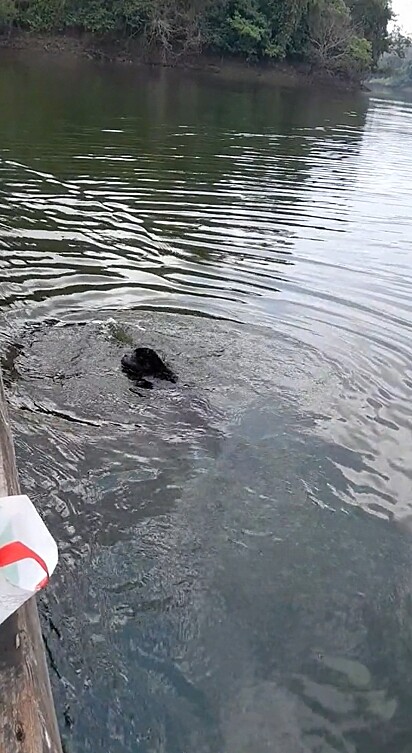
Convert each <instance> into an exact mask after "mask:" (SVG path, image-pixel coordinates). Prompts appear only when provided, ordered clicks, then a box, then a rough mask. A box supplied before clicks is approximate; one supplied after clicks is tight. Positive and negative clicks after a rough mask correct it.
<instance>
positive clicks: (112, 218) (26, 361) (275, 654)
mask: <svg viewBox="0 0 412 753" xmlns="http://www.w3.org/2000/svg"><path fill="white" fill-rule="evenodd" d="M0 101H1V103H2V111H1V115H0V267H1V320H0V325H1V327H0V330H1V354H2V365H3V372H4V378H5V382H6V388H7V394H8V398H9V401H10V411H11V417H12V422H13V428H14V432H15V437H16V445H17V455H18V462H19V468H20V472H21V480H22V486H23V489H24V490H25V491H26V492H27V493H29V494H30V495H31V497H32V499H33V500H34V501H35V503H36V504H37V506H38V508H39V510H40V511H41V513H42V515H43V516H44V518H45V519H46V521H47V523H48V525H49V527H50V529H51V531H52V532H53V534H54V535H55V537H56V538H57V540H58V542H59V547H60V565H59V568H58V571H57V572H56V574H55V576H54V578H53V581H52V584H51V586H50V587H49V588H48V590H47V591H46V592H45V593H44V595H42V597H41V598H40V610H41V618H42V626H43V633H44V638H45V643H46V648H47V654H48V658H49V664H50V672H51V678H52V683H53V689H54V693H55V699H56V705H57V713H58V717H59V723H60V726H61V730H62V736H63V739H64V745H65V750H66V751H67V753H88V752H89V751H90V752H93V753H106V752H110V753H129V752H130V753H136V752H137V751H139V753H140V752H141V753H194V752H195V751H196V753H264V752H266V751H267V752H268V753H338V752H339V753H410V752H411V751H412V721H411V714H410V708H411V704H412V682H411V677H412V500H411V477H412V470H411V449H412V448H411V428H412V420H411V407H410V406H411V397H412V367H411V360H412V333H411V325H412V303H411V301H412V255H411V241H412V227H411V205H412V188H411V174H412V106H411V105H409V104H408V103H404V102H400V101H392V100H382V99H377V98H373V97H367V96H366V95H365V94H359V95H354V94H337V93H333V92H330V91H329V92H317V91H312V90H309V89H296V88H295V89H283V88H276V87H268V86H266V85H259V84H258V83H254V84H251V83H243V84H242V83H241V82H231V83H229V82H225V81H224V80H219V79H217V78H216V79H213V78H211V77H206V76H202V75H201V74H196V75H195V74H194V73H192V74H189V73H187V74H184V73H183V72H176V71H165V70H163V71H160V70H153V71H150V70H142V71H136V70H132V69H128V68H127V67H125V68H115V67H112V68H110V67H104V66H98V65H94V64H90V65H89V64H86V63H84V62H82V63H77V64H73V63H70V64H69V63H66V64H57V63H56V62H55V61H53V60H50V59H49V60H45V61H40V60H39V61H37V62H28V61H27V60H24V59H23V58H21V59H7V58H4V59H3V58H2V60H1V65H0ZM133 344H136V345H139V344H142V345H149V346H151V347H154V348H156V349H157V350H158V351H159V352H160V353H161V354H162V355H163V356H164V357H165V358H166V360H167V361H168V363H169V364H170V365H171V366H172V368H173V369H174V370H175V372H176V373H177V375H178V377H179V380H178V382H177V384H175V385H174V384H169V383H160V384H159V385H156V388H155V389H154V390H152V391H150V392H148V391H145V390H137V391H131V387H132V385H131V383H130V382H129V381H128V380H127V378H126V377H125V376H124V375H123V374H122V373H121V370H120V358H121V356H122V354H123V353H124V352H125V351H127V350H128V349H130V347H131V346H132V345H133Z"/></svg>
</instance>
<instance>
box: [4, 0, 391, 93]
mask: <svg viewBox="0 0 412 753" xmlns="http://www.w3.org/2000/svg"><path fill="white" fill-rule="evenodd" d="M390 18H391V9H390V0H0V28H2V29H3V31H7V32H8V33H12V32H13V30H14V29H27V30H31V31H34V32H47V33H51V32H53V33H55V32H60V33H70V34H85V33H86V34H92V35H94V36H96V37H98V38H104V39H106V40H107V39H110V38H111V39H113V40H119V39H122V40H125V41H127V40H129V41H130V40H135V41H136V40H137V41H138V43H139V45H140V48H141V50H142V51H147V52H153V51H156V52H157V53H158V55H160V57H161V59H162V60H163V61H164V62H168V63H173V62H174V61H176V60H178V59H179V58H180V59H184V58H189V57H193V56H197V55H199V54H200V53H214V54H219V55H222V56H232V57H236V58H241V59H244V60H246V61H248V62H254V61H256V62H258V61H263V60H266V61H268V60H272V61H289V62H296V63H305V64H307V65H308V66H309V67H313V69H317V70H319V69H320V70H324V71H326V72H328V73H331V74H333V75H337V76H340V77H344V78H349V79H360V78H362V77H363V76H364V75H366V74H367V72H368V71H370V70H371V69H372V68H373V67H374V65H375V64H376V62H377V60H378V59H379V57H380V56H381V55H382V53H383V52H384V51H385V50H386V49H387V44H388V32H387V26H388V21H389V20H390Z"/></svg>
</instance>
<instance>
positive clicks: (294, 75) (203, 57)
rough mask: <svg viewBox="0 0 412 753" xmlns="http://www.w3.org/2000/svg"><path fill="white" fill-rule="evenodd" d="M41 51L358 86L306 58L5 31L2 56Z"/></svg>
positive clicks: (276, 81) (273, 80) (230, 75)
mask: <svg viewBox="0 0 412 753" xmlns="http://www.w3.org/2000/svg"><path fill="white" fill-rule="evenodd" d="M10 54H12V55H13V56H16V55H22V56H26V55H27V54H29V55H36V56H37V57H41V56H45V57H53V58H55V59H59V60H61V61H67V62H70V61H71V62H73V61H75V60H76V59H78V60H84V59H89V60H100V61H103V62H110V63H114V64H117V65H135V66H152V67H153V66H164V67H168V68H170V67H173V68H182V69H186V70H196V71H200V72H204V73H206V74H209V75H213V76H219V77H222V78H224V79H227V80H233V81H239V80H242V81H260V82H265V83H268V84H271V85H280V86H301V85H302V84H307V85H311V86H318V87H319V86H321V87H334V88H339V89H344V90H356V89H359V88H360V87H361V85H360V84H359V83H356V82H354V81H349V80H347V79H342V78H339V77H337V76H333V75H331V74H330V73H328V72H327V71H324V70H322V71H321V70H316V69H314V68H313V67H312V66H310V65H308V64H305V63H290V62H284V61H283V62H281V63H280V62H277V63H274V62H262V61H261V62H256V63H253V62H247V61H244V60H239V59H236V58H233V57H222V56H218V55H211V54H197V55H194V56H184V57H183V56H174V57H173V58H168V59H165V58H164V56H162V55H161V54H160V53H159V52H156V51H151V52H150V53H148V51H147V49H142V46H141V45H140V44H139V43H138V42H133V40H132V41H130V40H129V41H123V40H119V41H114V40H113V39H110V40H104V39H101V38H96V37H95V36H93V35H91V34H83V35H76V36H74V35H69V34H59V35H56V34H34V33H32V32H27V31H19V32H13V33H12V34H8V35H3V36H0V55H1V56H5V55H6V56H8V55H10Z"/></svg>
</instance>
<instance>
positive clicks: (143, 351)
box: [122, 348, 177, 390]
mask: <svg viewBox="0 0 412 753" xmlns="http://www.w3.org/2000/svg"><path fill="white" fill-rule="evenodd" d="M122 369H123V371H124V372H125V374H126V375H127V376H128V377H129V379H132V380H133V381H134V382H135V384H136V385H137V386H138V387H143V388H144V389H147V390H152V389H153V382H152V381H150V380H151V379H163V380H165V381H167V382H173V383H175V382H177V376H176V374H174V372H173V371H172V370H171V369H170V368H169V366H167V365H166V364H165V363H164V361H162V359H161V358H160V356H158V355H157V353H156V351H155V350H153V349H152V348H135V350H134V351H133V352H132V353H126V354H125V355H124V356H123V358H122Z"/></svg>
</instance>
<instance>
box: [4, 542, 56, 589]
mask: <svg viewBox="0 0 412 753" xmlns="http://www.w3.org/2000/svg"><path fill="white" fill-rule="evenodd" d="M22 560H34V561H35V562H37V564H38V565H40V567H41V568H42V569H43V570H44V572H45V573H46V577H45V578H43V580H42V581H40V583H38V585H37V586H36V591H40V589H41V588H44V586H45V585H46V584H47V583H48V581H49V570H48V567H47V565H46V563H45V561H44V559H42V558H41V557H40V556H39V555H38V554H36V552H34V551H33V549H30V548H29V547H28V546H26V545H25V544H23V543H22V542H21V541H11V542H10V544H5V545H4V546H2V547H0V567H7V565H15V564H16V562H21V561H22Z"/></svg>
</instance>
